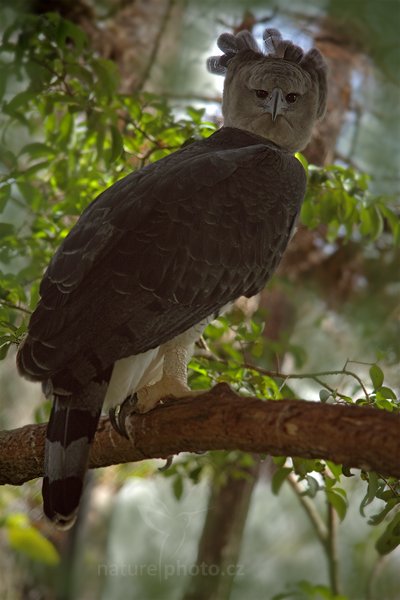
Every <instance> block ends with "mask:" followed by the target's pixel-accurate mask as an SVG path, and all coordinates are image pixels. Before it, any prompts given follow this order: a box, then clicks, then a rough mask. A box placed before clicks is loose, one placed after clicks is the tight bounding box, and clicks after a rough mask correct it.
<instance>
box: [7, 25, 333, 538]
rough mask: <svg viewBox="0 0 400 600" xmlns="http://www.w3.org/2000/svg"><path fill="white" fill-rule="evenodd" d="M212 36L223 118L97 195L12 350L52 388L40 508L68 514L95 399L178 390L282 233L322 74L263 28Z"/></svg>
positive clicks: (296, 190)
mask: <svg viewBox="0 0 400 600" xmlns="http://www.w3.org/2000/svg"><path fill="white" fill-rule="evenodd" d="M264 40H265V44H266V47H267V49H268V50H269V52H270V54H269V55H268V56H265V55H263V54H262V53H261V52H260V51H259V50H258V47H257V45H256V42H255V40H254V38H253V37H252V36H251V35H250V34H249V33H248V32H244V33H240V34H238V35H237V36H233V35H230V34H223V35H222V36H221V37H220V38H219V46H220V48H221V49H222V50H223V52H224V54H223V56H221V57H212V58H211V59H209V62H208V65H209V68H210V70H211V71H212V72H217V73H222V74H226V82H225V88H224V100H223V112H224V117H225V126H224V127H223V128H222V129H221V130H219V131H218V132H216V133H215V134H214V135H212V136H211V137H210V138H208V139H207V140H202V141H198V142H194V143H193V144H191V145H189V146H186V147H184V148H183V149H181V150H179V151H178V152H175V153H174V154H171V155H170V156H168V157H166V158H164V159H162V160H160V161H158V162H156V163H154V164H152V165H149V166H147V167H145V168H143V169H141V170H139V171H137V172H135V173H132V174H130V175H128V176H127V177H125V178H124V179H122V180H121V181H118V182H117V183H115V184H114V185H113V186H111V187H110V188H109V189H107V190H106V191H105V192H103V193H102V194H101V195H100V196H99V197H98V198H97V199H96V200H95V201H94V202H93V203H92V204H91V205H90V206H89V207H88V208H87V209H86V210H85V212H84V213H83V214H82V216H81V218H80V219H79V221H78V223H77V224H76V225H75V227H74V228H73V229H72V230H71V232H70V234H69V235H68V237H67V238H66V239H65V241H64V242H63V244H62V245H61V246H60V248H59V249H58V251H57V253H56V254H55V256H54V258H53V260H52V261H51V263H50V265H49V267H48V269H47V271H46V273H45V275H44V277H43V281H42V284H41V288H40V294H41V300H40V302H39V304H38V306H37V308H36V310H35V312H34V314H33V315H32V318H31V321H30V324H29V331H28V335H27V337H26V338H25V340H24V342H23V343H22V345H21V347H20V348H19V352H18V358H17V363H18V368H19V371H20V373H21V374H22V375H24V376H25V377H27V378H28V379H31V380H33V381H41V382H43V386H44V389H45V392H46V393H47V394H48V395H52V396H53V398H54V406H53V411H52V414H51V417H50V422H49V425H48V431H47V442H46V464H45V471H46V475H45V478H44V483H43V497H44V510H45V513H46V514H47V516H48V517H49V518H51V519H53V520H54V521H55V522H57V523H58V524H59V525H60V526H66V525H68V524H70V523H71V522H72V521H73V518H74V515H75V513H76V509H77V507H78V504H79V498H80V494H81V491H82V483H83V478H84V474H85V471H86V468H87V460H88V453H89V447H90V443H91V441H92V439H93V436H94V433H95V430H96V427H97V423H98V418H99V415H100V411H101V407H102V404H103V401H104V398H105V397H106V400H107V401H108V402H109V403H111V404H115V403H118V402H121V401H122V400H124V398H125V397H127V396H128V395H130V394H132V393H134V392H137V397H138V402H137V408H138V410H139V411H146V410H150V409H151V408H152V407H153V406H154V405H155V404H156V403H157V402H158V401H159V399H160V398H161V397H163V396H165V395H167V394H170V393H172V394H175V395H180V394H182V393H185V391H187V390H188V388H187V383H186V365H187V361H188V360H189V357H190V349H191V346H192V345H193V342H194V341H195V340H196V338H197V337H198V336H199V335H200V334H201V332H202V330H203V328H204V327H205V325H206V324H207V323H208V322H210V321H211V320H212V319H213V318H214V317H215V316H216V315H217V314H218V313H219V312H220V311H221V310H223V309H224V307H226V306H227V305H229V303H231V302H232V301H234V300H235V299H236V298H238V297H239V296H241V295H245V296H248V297H250V296H252V295H254V294H256V293H257V292H259V291H260V290H261V289H262V288H263V287H264V286H265V283H266V282H267V280H268V279H269V278H270V276H271V275H272V273H273V272H274V270H275V268H276V267H277V265H278V263H279V260H280V258H281V256H282V253H283V252H284V250H285V248H286V245H287V243H288V241H289V238H290V235H291V232H292V230H293V227H294V224H295V221H296V218H297V215H298V212H299V209H300V206H301V202H302V199H303V196H304V192H305V174H304V171H303V169H302V167H301V165H300V163H299V162H298V161H297V160H296V159H295V158H294V157H293V156H292V154H291V153H292V152H293V151H295V150H298V149H301V148H302V147H304V145H305V144H306V143H307V141H308V139H309V137H310V134H311V128H312V125H313V123H314V122H315V119H316V118H318V117H320V116H321V115H322V114H323V112H324V108H325V100H326V68H325V64H324V61H323V59H322V57H321V55H320V54H319V52H318V51H317V50H311V51H310V52H308V53H307V54H304V53H303V51H302V50H301V49H300V48H298V47H296V46H294V45H293V44H292V43H291V42H287V41H282V39H281V37H280V34H279V32H277V31H276V30H267V31H266V33H265V35H264Z"/></svg>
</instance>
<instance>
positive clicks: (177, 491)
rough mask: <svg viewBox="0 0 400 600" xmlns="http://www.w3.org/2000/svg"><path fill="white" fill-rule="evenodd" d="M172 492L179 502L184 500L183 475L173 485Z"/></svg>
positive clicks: (177, 477) (178, 476) (176, 478)
mask: <svg viewBox="0 0 400 600" xmlns="http://www.w3.org/2000/svg"><path fill="white" fill-rule="evenodd" d="M172 490H173V492H174V496H175V498H176V499H177V500H180V499H181V498H182V494H183V478H182V476H181V475H177V476H176V477H175V479H174V482H173V484H172Z"/></svg>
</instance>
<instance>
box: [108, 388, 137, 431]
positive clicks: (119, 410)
mask: <svg viewBox="0 0 400 600" xmlns="http://www.w3.org/2000/svg"><path fill="white" fill-rule="evenodd" d="M137 401H138V399H137V396H136V394H133V395H132V396H128V398H126V399H125V400H124V401H123V402H122V404H118V405H117V406H113V407H112V408H110V410H109V411H108V416H109V418H110V421H111V425H112V426H113V427H114V429H115V431H116V432H117V433H119V435H121V436H122V437H124V438H126V439H127V440H129V435H128V432H127V431H126V427H125V420H126V417H127V416H128V415H129V414H131V413H132V412H135V406H136V404H137Z"/></svg>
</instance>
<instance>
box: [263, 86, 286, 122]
mask: <svg viewBox="0 0 400 600" xmlns="http://www.w3.org/2000/svg"><path fill="white" fill-rule="evenodd" d="M286 106H287V105H286V101H285V97H284V95H283V92H282V90H281V88H274V89H273V90H272V92H271V95H270V97H269V98H268V100H267V103H266V104H265V111H266V112H268V113H270V114H271V116H272V120H273V121H276V117H277V116H278V115H281V114H282V113H283V112H284V110H285V108H286Z"/></svg>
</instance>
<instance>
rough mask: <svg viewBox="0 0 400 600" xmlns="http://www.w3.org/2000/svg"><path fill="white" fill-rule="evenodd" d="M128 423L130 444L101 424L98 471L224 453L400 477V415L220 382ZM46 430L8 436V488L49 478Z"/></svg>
mask: <svg viewBox="0 0 400 600" xmlns="http://www.w3.org/2000/svg"><path fill="white" fill-rule="evenodd" d="M125 425H126V430H127V432H128V435H129V437H130V439H129V440H127V439H125V438H123V437H121V436H120V435H119V434H118V433H117V432H116V431H115V430H114V429H113V427H112V425H111V423H110V421H109V419H108V418H106V417H103V418H102V419H101V421H100V424H99V428H98V431H97V434H96V437H95V440H94V443H93V446H92V451H91V454H90V465H89V466H90V468H97V467H106V466H109V465H113V464H119V463H126V462H133V461H140V460H143V459H148V458H167V457H168V456H170V455H173V454H178V453H179V452H204V451H207V450H222V449H223V450H243V451H244V452H253V453H262V454H264V453H267V454H271V455H273V456H274V455H276V456H298V457H302V458H320V459H327V460H331V461H333V462H335V463H338V464H343V465H346V466H347V467H355V468H359V469H363V470H366V471H377V472H379V473H381V474H385V475H389V476H390V475H391V476H394V477H400V460H399V459H400V415H398V414H393V413H389V412H385V411H381V410H377V409H374V408H369V407H359V406H354V405H350V406H348V405H341V404H336V405H333V404H321V403H318V402H305V401H302V400H280V401H276V400H275V401H271V400H266V401H262V400H259V399H258V398H245V397H241V396H238V395H237V394H235V392H233V391H232V390H231V389H230V388H229V386H227V385H226V384H219V385H217V386H216V387H215V388H213V389H212V390H211V391H209V392H205V393H204V394H203V395H201V396H196V397H195V398H181V399H167V400H166V401H165V402H164V404H162V405H160V406H159V407H157V408H155V409H154V410H152V411H150V412H148V413H146V414H144V415H138V414H130V415H128V416H127V417H126V419H125ZM45 430H46V425H45V424H44V425H27V426H25V427H21V428H19V429H15V430H13V431H3V432H0V484H12V485H21V484H23V483H24V482H25V481H28V480H30V479H34V478H35V477H41V476H42V475H43V458H44V438H45Z"/></svg>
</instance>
